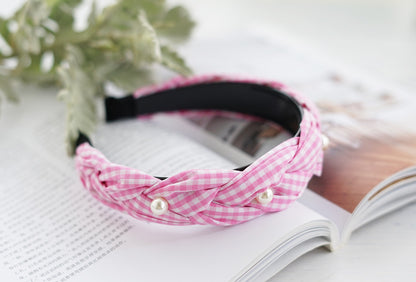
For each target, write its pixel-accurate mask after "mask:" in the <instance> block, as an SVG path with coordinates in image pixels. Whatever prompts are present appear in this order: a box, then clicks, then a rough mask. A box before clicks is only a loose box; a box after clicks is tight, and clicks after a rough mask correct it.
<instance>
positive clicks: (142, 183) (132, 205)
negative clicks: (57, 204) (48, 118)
mask: <svg viewBox="0 0 416 282" xmlns="http://www.w3.org/2000/svg"><path fill="white" fill-rule="evenodd" d="M187 110H215V111H225V112H237V113H242V114H244V115H250V116H255V117H259V118H262V119H266V120H270V121H273V122H275V123H278V124H279V125H280V126H282V127H283V128H285V129H286V130H288V131H289V132H290V133H291V134H292V137H291V138H290V139H288V140H286V141H285V142H283V143H281V144H279V145H277V146H276V147H275V148H273V149H272V150H270V151H269V152H267V153H266V154H264V155H263V156H261V157H260V158H259V159H257V160H256V161H254V162H253V163H252V164H250V165H248V166H246V167H242V168H239V169H234V170H225V169H192V170H187V171H183V172H180V173H178V174H175V175H172V176H170V177H154V176H151V175H149V174H147V173H145V172H142V171H140V170H138V169H134V168H129V167H126V166H122V165H118V164H114V163H111V162H110V161H108V160H107V159H106V158H105V157H104V155H103V154H102V153H101V152H100V151H98V150H97V149H95V148H94V147H93V146H92V145H91V142H90V140H89V138H88V137H87V136H86V135H84V134H83V133H81V132H80V135H79V138H78V142H77V149H76V166H77V169H78V171H79V174H80V178H81V181H82V183H83V185H84V187H85V188H86V189H87V190H88V191H89V192H90V193H91V194H92V195H93V196H94V197H95V198H96V199H98V200H99V201H101V202H103V203H104V204H106V205H107V206H109V207H111V208H114V209H117V210H120V211H123V212H126V213H128V214H130V215H131V216H133V217H135V218H138V219H141V220H144V221H152V222H157V223H162V224H170V225H190V224H213V225H233V224H238V223H242V222H245V221H248V220H250V219H253V218H255V217H258V216H260V215H263V214H265V213H271V212H278V211H282V210H284V209H286V208H287V207H288V206H289V205H290V204H291V203H293V202H294V201H295V200H296V199H298V198H299V197H300V195H301V194H302V192H303V191H304V189H305V188H306V186H307V184H308V181H309V180H310V179H311V177H312V176H313V175H320V173H321V169H322V157H323V151H322V150H323V149H322V136H321V133H320V125H319V119H318V115H317V110H316V108H315V107H314V105H313V104H311V103H310V102H309V101H308V100H307V99H305V98H304V97H302V96H300V95H298V94H295V93H292V92H290V91H289V90H288V89H286V88H285V87H284V86H283V85H282V84H280V83H278V82H273V81H258V80H250V79H238V78H237V79H236V78H230V77H224V76H199V77H193V78H176V79H173V80H171V81H169V82H167V83H165V84H162V85H156V86H150V87H145V88H141V89H139V90H137V91H136V92H135V93H134V94H133V95H130V96H127V97H124V98H107V99H106V118H107V121H113V120H117V119H120V118H129V117H137V116H142V115H150V114H155V113H158V112H165V111H187Z"/></svg>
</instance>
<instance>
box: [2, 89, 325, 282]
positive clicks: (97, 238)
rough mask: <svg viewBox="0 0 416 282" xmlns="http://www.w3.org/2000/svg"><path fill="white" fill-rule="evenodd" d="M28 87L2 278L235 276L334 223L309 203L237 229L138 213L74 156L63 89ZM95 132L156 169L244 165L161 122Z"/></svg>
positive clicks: (12, 120)
mask: <svg viewBox="0 0 416 282" xmlns="http://www.w3.org/2000/svg"><path fill="white" fill-rule="evenodd" d="M22 92H24V93H28V94H27V96H25V97H22V102H21V104H20V105H19V106H18V109H19V110H16V109H17V108H16V107H15V106H12V105H7V106H6V107H5V109H4V112H3V116H2V119H0V132H2V136H6V137H7V138H2V139H0V155H1V158H0V178H1V179H2V181H1V182H0V194H1V197H0V234H1V236H0V277H1V280H2V281H3V280H7V281H33V280H35V281H92V280H97V279H99V280H100V281H114V280H116V279H120V278H121V279H122V280H123V281H137V280H143V281H147V280H150V279H152V278H153V277H154V275H157V276H158V277H159V278H160V279H165V280H171V279H172V277H176V278H178V279H179V278H180V279H179V280H180V281H184V280H187V281H195V280H199V281H202V280H204V279H205V281H218V280H228V279H231V278H232V277H234V276H235V275H236V274H237V273H239V272H240V271H242V270H243V269H244V268H246V267H247V266H249V265H253V264H255V262H256V260H258V259H260V258H261V257H262V256H263V255H264V254H265V253H267V252H268V250H269V249H270V246H272V245H273V244H275V243H276V242H278V241H279V240H280V239H282V238H284V237H285V236H286V237H287V236H288V234H290V232H293V230H295V229H296V228H298V229H299V228H302V226H306V224H308V223H311V222H313V221H318V222H323V221H326V219H325V218H324V217H322V216H321V215H319V214H317V213H315V212H313V211H312V210H310V209H309V208H307V207H305V206H303V205H302V204H300V203H296V204H295V205H293V206H292V207H291V208H290V209H288V210H287V211H285V212H282V213H276V214H272V215H267V216H264V217H261V218H259V219H256V220H253V221H251V222H248V223H246V224H241V225H237V226H233V227H216V226H185V227H175V226H164V225H159V224H155V223H144V222H141V221H138V220H135V219H133V218H131V217H128V216H126V215H124V214H122V213H120V212H117V211H114V210H112V209H110V208H108V207H107V206H104V205H103V204H101V203H99V202H98V201H96V200H95V199H94V198H93V197H92V196H91V195H89V194H88V193H87V192H86V190H85V189H84V188H83V187H82V185H81V182H80V181H79V179H78V176H77V172H76V171H75V168H74V163H73V160H72V159H71V158H69V157H68V156H67V155H66V154H65V148H64V146H63V132H64V131H63V129H62V126H63V124H64V116H63V115H62V112H63V105H62V104H60V103H59V102H58V101H56V99H55V97H54V93H53V90H50V91H39V90H36V89H34V88H30V89H25V91H22ZM42 92H44V93H42ZM29 94H30V95H29ZM45 109H48V110H47V111H45ZM94 137H95V138H94V139H93V140H94V141H96V142H95V143H96V145H97V147H98V146H99V147H100V149H101V150H102V151H103V152H104V153H105V154H107V156H108V158H109V159H110V160H112V161H115V162H119V163H122V164H126V165H131V166H134V167H138V168H140V169H142V170H146V171H148V172H150V173H154V174H161V175H169V174H171V173H175V172H176V171H178V170H183V169H186V168H195V167H199V168H206V167H223V168H233V167H234V166H235V164H234V163H233V162H230V161H228V160H226V159H225V158H223V157H221V156H220V155H218V154H217V153H215V152H213V151H211V150H210V149H208V148H206V147H204V146H201V145H198V144H196V143H195V142H194V141H192V140H191V139H189V138H188V137H186V136H184V135H181V134H177V133H175V132H174V131H169V130H167V129H165V128H163V127H162V126H160V127H159V126H158V125H157V124H156V123H155V121H152V120H132V121H126V122H120V123H118V124H116V123H114V124H110V125H100V126H99V128H98V130H97V134H96V136H94ZM175 153H176V154H175ZM253 240H255V241H256V243H255V244H253ZM326 240H327V242H328V243H329V240H330V239H329V238H326ZM191 262H192V267H191V268H190V267H189V264H190V263H191ZM207 266H210V267H209V268H207ZM161 269H162V270H163V271H161ZM212 269H215V271H212ZM201 274H203V275H202V276H201Z"/></svg>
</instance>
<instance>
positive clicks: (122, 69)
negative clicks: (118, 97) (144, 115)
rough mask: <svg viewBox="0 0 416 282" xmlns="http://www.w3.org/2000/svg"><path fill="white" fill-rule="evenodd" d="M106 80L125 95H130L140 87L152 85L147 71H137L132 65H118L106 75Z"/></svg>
mask: <svg viewBox="0 0 416 282" xmlns="http://www.w3.org/2000/svg"><path fill="white" fill-rule="evenodd" d="M108 80H109V81H111V82H112V83H114V84H115V85H116V86H117V87H119V88H121V89H123V90H124V91H126V93H131V92H133V91H135V90H136V89H137V88H139V87H141V86H144V85H147V84H150V83H154V81H153V79H152V77H151V73H150V71H149V70H148V69H139V68H137V67H136V66H135V65H132V64H123V65H120V66H119V67H118V68H117V69H115V70H114V71H112V72H111V73H109V74H108Z"/></svg>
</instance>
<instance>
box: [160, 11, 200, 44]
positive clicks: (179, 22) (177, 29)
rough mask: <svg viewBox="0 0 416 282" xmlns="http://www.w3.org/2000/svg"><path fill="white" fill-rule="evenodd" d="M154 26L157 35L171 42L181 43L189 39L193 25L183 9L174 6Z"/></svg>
mask: <svg viewBox="0 0 416 282" xmlns="http://www.w3.org/2000/svg"><path fill="white" fill-rule="evenodd" d="M154 25H155V28H156V31H157V33H158V34H159V35H161V36H163V37H166V38H170V39H171V40H176V41H183V40H185V39H186V38H188V37H189V35H190V34H191V32H192V29H193V28H194V26H195V23H194V21H192V19H191V17H190V15H189V13H188V11H187V10H186V9H185V8H184V7H182V6H176V7H174V8H172V9H170V10H169V11H168V12H167V13H166V14H165V15H164V17H163V18H161V19H159V20H158V21H157V22H155V23H154Z"/></svg>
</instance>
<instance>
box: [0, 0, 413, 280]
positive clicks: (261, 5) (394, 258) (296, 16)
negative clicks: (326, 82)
mask: <svg viewBox="0 0 416 282" xmlns="http://www.w3.org/2000/svg"><path fill="white" fill-rule="evenodd" d="M21 2H22V1H21V0H19V1H13V2H11V1H0V15H6V14H8V13H10V12H11V11H12V10H13V9H14V7H16V6H18V5H19V3H21ZM101 2H109V1H107V0H106V1H101ZM171 2H174V3H183V4H185V5H186V6H187V7H188V8H189V10H190V11H191V14H192V15H193V16H194V18H195V19H196V20H197V22H198V27H197V29H196V30H195V34H194V36H202V37H203V36H212V35H215V34H217V33H218V32H221V33H226V32H228V31H232V30H235V29H236V28H238V29H241V28H244V27H247V28H249V27H250V26H253V25H256V26H259V27H260V26H261V27H264V28H265V29H268V30H269V31H270V30H272V29H273V28H278V29H279V30H283V31H285V32H287V33H289V34H291V36H293V37H296V38H297V39H298V40H299V41H300V42H304V43H305V44H307V45H309V46H310V47H311V48H315V49H316V50H318V51H319V52H321V53H325V54H326V55H327V56H329V57H330V58H333V59H334V60H336V61H339V62H342V63H344V64H346V65H349V66H351V67H353V68H356V69H359V70H360V71H363V72H367V73H370V74H371V75H373V76H376V77H377V76H378V77H380V78H381V79H383V80H389V81H393V82H396V83H398V84H400V85H401V86H402V87H405V88H408V89H410V90H412V91H416V79H415V78H416V56H415V54H416V1H412V0H397V1H394V0H361V1H360V0H332V1H329V0H314V1H312V0H309V1H308V0H285V1H277V0H257V1H248V0H244V1H243V0H226V1H212V0H198V1H196V0H176V1H171ZM185 55H186V54H185ZM415 95H416V94H415ZM415 239H416V205H411V206H407V207H405V208H403V209H401V210H399V211H397V212H395V213H393V214H391V215H388V216H385V217H383V218H381V219H379V220H377V221H375V222H373V223H371V224H369V225H368V226H366V227H364V228H363V229H361V230H358V231H357V232H356V233H354V234H353V236H352V238H351V240H350V241H349V243H348V244H347V245H346V246H345V247H344V248H343V249H341V250H339V251H337V252H335V253H330V252H328V251H327V250H326V249H323V248H322V249H318V250H315V251H312V252H311V253H309V254H307V255H305V256H303V257H301V258H300V259H298V260H296V261H295V262H293V263H292V264H291V265H289V266H288V267H287V268H285V269H284V270H283V271H282V272H280V273H279V274H278V275H276V276H275V277H274V278H272V279H271V281H416V258H415V256H416V242H415V241H416V240H415Z"/></svg>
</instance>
